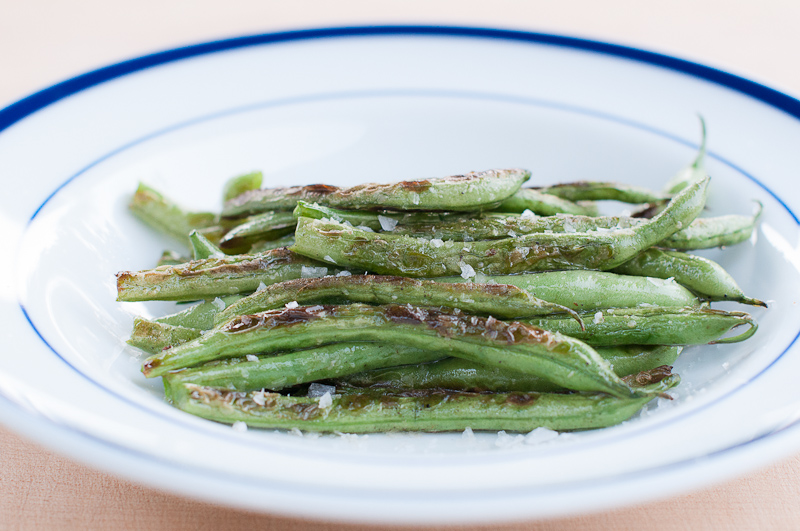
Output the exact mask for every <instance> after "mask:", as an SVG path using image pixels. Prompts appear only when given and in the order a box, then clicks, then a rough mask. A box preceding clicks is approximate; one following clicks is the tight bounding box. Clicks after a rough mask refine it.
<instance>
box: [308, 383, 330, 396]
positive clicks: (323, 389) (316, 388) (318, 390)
mask: <svg viewBox="0 0 800 531" xmlns="http://www.w3.org/2000/svg"><path fill="white" fill-rule="evenodd" d="M335 392H336V387H335V386H333V385H325V384H321V383H317V382H314V383H312V384H311V385H309V386H308V397H309V398H321V397H322V396H323V395H326V394H328V395H330V394H333V393H335Z"/></svg>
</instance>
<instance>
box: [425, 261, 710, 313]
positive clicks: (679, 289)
mask: <svg viewBox="0 0 800 531" xmlns="http://www.w3.org/2000/svg"><path fill="white" fill-rule="evenodd" d="M471 280H474V281H475V282H489V283H492V282H494V283H498V284H511V285H512V286H517V287H518V288H520V289H524V290H526V291H528V292H530V293H531V294H533V296H534V297H537V298H539V299H542V300H545V301H549V302H552V303H553V304H559V305H561V306H566V307H567V308H572V309H573V310H578V311H589V310H600V309H605V308H630V307H634V306H638V305H639V304H641V303H642V302H644V301H647V303H648V304H652V305H654V306H663V307H686V306H697V305H699V301H698V300H697V298H696V297H695V296H694V295H693V294H692V293H691V292H689V290H687V289H686V288H684V287H683V286H681V285H680V284H678V283H677V282H671V281H666V280H662V279H660V278H646V277H642V276H629V275H619V274H615V273H607V272H603V271H579V270H578V271H546V272H543V273H533V274H527V275H497V276H491V277H486V276H483V275H481V276H477V275H476V276H475V278H474V279H471ZM436 281H437V282H466V281H465V280H464V279H463V278H462V277H439V278H437V279H436Z"/></svg>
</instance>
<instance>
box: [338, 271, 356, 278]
mask: <svg viewBox="0 0 800 531" xmlns="http://www.w3.org/2000/svg"><path fill="white" fill-rule="evenodd" d="M352 274H353V273H351V272H350V271H339V272H338V273H336V276H337V277H349V276H350V275H352Z"/></svg>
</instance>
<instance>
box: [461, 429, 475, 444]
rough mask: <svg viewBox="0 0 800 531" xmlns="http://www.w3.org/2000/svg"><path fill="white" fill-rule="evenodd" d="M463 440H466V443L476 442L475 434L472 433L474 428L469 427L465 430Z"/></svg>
mask: <svg viewBox="0 0 800 531" xmlns="http://www.w3.org/2000/svg"><path fill="white" fill-rule="evenodd" d="M461 438H462V439H464V440H465V441H470V442H472V441H474V440H475V434H474V433H472V428H469V427H467V428H465V429H464V432H463V433H462V434H461Z"/></svg>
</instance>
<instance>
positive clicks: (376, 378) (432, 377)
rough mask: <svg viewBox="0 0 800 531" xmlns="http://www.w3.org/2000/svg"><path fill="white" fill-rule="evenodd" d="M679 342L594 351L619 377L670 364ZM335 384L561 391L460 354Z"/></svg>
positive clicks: (374, 386)
mask: <svg viewBox="0 0 800 531" xmlns="http://www.w3.org/2000/svg"><path fill="white" fill-rule="evenodd" d="M680 350H681V347H678V346H629V347H605V348H598V349H597V353H598V354H600V356H601V357H602V358H603V359H604V360H606V361H608V362H609V363H610V364H611V368H612V369H613V371H614V372H615V373H616V374H617V375H618V376H620V377H624V376H628V375H630V374H635V373H638V372H641V371H649V370H651V369H655V368H656V367H660V366H662V365H672V364H673V363H674V362H675V360H676V359H677V358H678V354H679V353H680ZM335 383H336V385H337V386H339V385H340V384H344V385H351V386H356V387H373V388H379V389H453V390H460V391H495V392H509V391H521V392H531V391H534V392H541V393H552V392H557V391H563V388H561V387H559V386H558V385H556V384H554V383H552V382H549V381H547V380H544V379H542V378H537V377H536V376H530V375H527V374H523V373H520V372H515V371H510V370H508V369H502V368H497V367H486V366H484V365H479V364H476V363H473V362H470V361H467V360H463V359H459V358H445V359H442V360H437V361H433V362H430V363H422V364H416V365H411V364H409V365H401V366H398V367H388V368H384V369H374V370H371V371H366V372H361V373H355V374H351V375H349V376H344V377H341V378H338V379H337V380H336V381H335Z"/></svg>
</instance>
